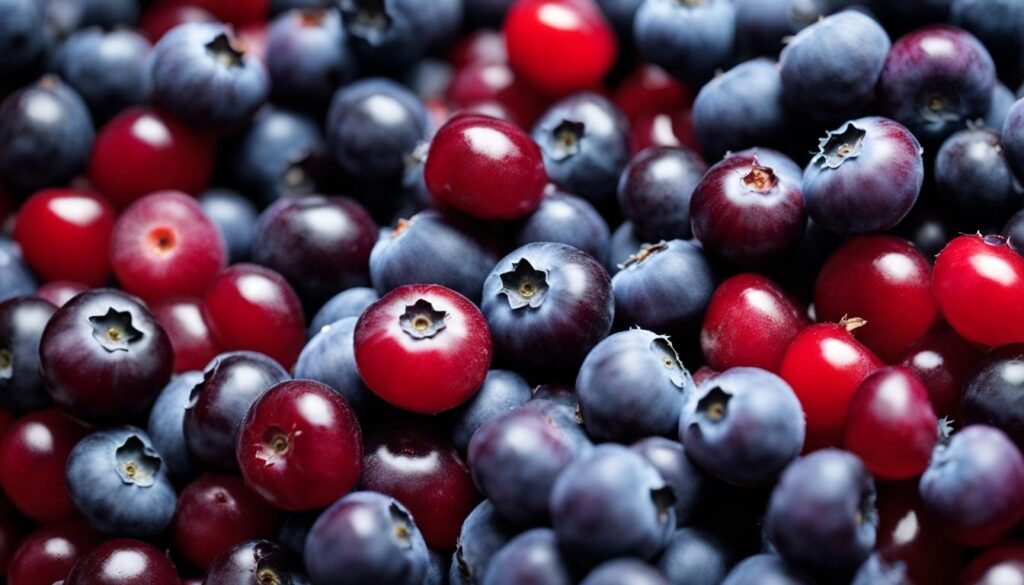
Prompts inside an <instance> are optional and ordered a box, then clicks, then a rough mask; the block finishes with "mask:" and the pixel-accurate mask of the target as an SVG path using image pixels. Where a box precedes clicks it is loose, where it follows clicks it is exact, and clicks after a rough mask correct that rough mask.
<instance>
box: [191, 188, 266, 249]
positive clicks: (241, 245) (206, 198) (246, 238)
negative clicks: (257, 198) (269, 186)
mask: <svg viewBox="0 0 1024 585" xmlns="http://www.w3.org/2000/svg"><path fill="white" fill-rule="evenodd" d="M199 204H200V205H202V206H203V213H205V214H206V216H207V217H209V218H210V219H211V220H212V221H213V223H215V224H217V227H218V228H219V229H220V233H221V235H222V236H224V243H225V245H226V246H227V251H228V260H229V263H230V264H235V263H238V262H244V261H245V260H247V259H248V258H249V254H250V252H251V250H252V241H253V237H254V235H255V233H256V218H257V217H258V216H259V212H258V211H257V210H256V206H255V205H253V204H252V202H251V201H249V200H248V199H246V198H245V197H243V196H241V195H239V194H238V193H235V192H234V191H228V190H226V189H210V190H209V191H206V192H205V193H203V194H202V195H200V196H199Z"/></svg>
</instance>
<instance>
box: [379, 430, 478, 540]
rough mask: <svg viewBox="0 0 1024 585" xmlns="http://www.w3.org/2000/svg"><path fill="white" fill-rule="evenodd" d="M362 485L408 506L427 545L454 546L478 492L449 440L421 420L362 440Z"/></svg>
mask: <svg viewBox="0 0 1024 585" xmlns="http://www.w3.org/2000/svg"><path fill="white" fill-rule="evenodd" d="M364 461H365V463H364V470H363V479H362V487H363V489H367V490H370V491H374V492H380V493H382V494H385V495H389V496H391V497H393V498H395V499H396V500H398V501H399V502H401V503H402V505H403V506H405V507H406V508H408V509H409V512H410V513H412V515H413V517H414V518H415V519H416V527H417V528H419V529H420V532H422V533H423V539H424V540H426V541H427V546H429V547H430V548H431V549H433V550H436V551H449V550H451V549H453V548H455V542H456V540H458V537H459V530H460V529H461V527H462V521H463V520H465V518H466V516H468V515H469V513H470V512H471V511H473V508H474V507H475V506H476V504H477V502H479V500H480V495H479V494H478V493H477V491H476V487H474V485H473V478H472V476H470V474H469V468H467V467H466V464H465V463H464V462H463V461H462V458H460V457H459V454H458V453H457V452H456V451H455V447H453V446H452V445H451V443H450V442H449V441H448V440H447V439H445V438H443V437H441V436H440V435H438V434H437V433H436V432H435V431H434V430H433V429H431V428H430V427H427V426H425V425H422V424H410V423H408V422H399V423H396V424H385V425H381V427H380V428H378V429H377V430H376V431H375V432H374V433H373V434H371V435H370V436H368V437H367V439H366V456H365V459H364Z"/></svg>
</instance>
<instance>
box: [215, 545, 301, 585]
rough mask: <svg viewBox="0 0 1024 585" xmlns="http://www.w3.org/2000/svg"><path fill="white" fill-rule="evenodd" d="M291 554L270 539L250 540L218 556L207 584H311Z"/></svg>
mask: <svg viewBox="0 0 1024 585" xmlns="http://www.w3.org/2000/svg"><path fill="white" fill-rule="evenodd" d="M301 575H302V573H301V571H299V570H298V568H297V567H296V566H295V564H294V561H293V560H292V558H291V555H289V554H288V552H287V551H285V550H284V549H283V548H281V547H280V546H278V545H277V544H275V543H273V542H270V541H269V540H247V541H245V542H243V543H241V544H238V545H235V547H233V548H232V549H231V550H229V551H227V552H225V553H224V554H222V555H220V556H219V557H217V560H215V561H214V562H213V564H212V565H210V570H209V571H207V572H206V578H205V579H204V580H203V585H253V584H255V585H264V584H265V583H266V584H270V585H274V584H276V583H281V584H282V585H284V584H294V583H307V582H308V581H307V580H306V578H305V577H302V576H301Z"/></svg>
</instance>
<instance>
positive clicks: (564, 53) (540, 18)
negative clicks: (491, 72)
mask: <svg viewBox="0 0 1024 585" xmlns="http://www.w3.org/2000/svg"><path fill="white" fill-rule="evenodd" d="M504 31H505V45H506V47H507V49H508V59H509V62H510V63H511V64H512V66H513V67H514V68H515V69H516V71H519V72H520V73H521V74H522V75H523V77H525V78H526V79H527V80H528V81H529V82H530V83H531V84H533V85H535V86H536V87H538V88H540V89H541V90H542V91H544V92H546V93H549V94H565V93H569V92H571V91H576V90H581V89H588V88H591V87H593V86H594V85H596V84H597V83H599V82H600V81H601V78H602V77H604V75H605V74H606V73H608V71H609V69H611V66H612V64H613V63H614V62H615V57H616V54H617V52H618V44H617V43H616V41H615V33H614V31H612V28H611V26H609V24H608V22H607V21H606V20H605V18H604V15H603V14H602V13H601V9H600V8H599V7H598V6H597V4H595V3H594V2H593V0H522V1H520V2H516V3H514V4H513V5H512V8H511V10H509V13H508V16H506V18H505V28H504Z"/></svg>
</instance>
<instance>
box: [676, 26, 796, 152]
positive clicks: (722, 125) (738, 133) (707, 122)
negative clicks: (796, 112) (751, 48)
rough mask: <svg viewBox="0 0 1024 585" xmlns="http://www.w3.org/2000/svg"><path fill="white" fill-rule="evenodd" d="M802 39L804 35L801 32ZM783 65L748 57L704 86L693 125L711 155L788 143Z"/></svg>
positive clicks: (788, 118)
mask: <svg viewBox="0 0 1024 585" xmlns="http://www.w3.org/2000/svg"><path fill="white" fill-rule="evenodd" d="M798 38H799V37H798ZM782 88H783V86H782V75H781V73H780V69H779V66H778V65H777V64H776V63H775V62H774V61H772V60H771V59H766V58H760V59H753V60H751V61H745V62H743V63H740V64H739V65H737V66H735V67H733V68H732V69H730V70H728V71H726V72H725V73H723V74H721V75H716V76H715V77H714V78H713V79H712V80H711V81H709V82H708V83H707V84H705V85H704V87H702V88H701V90H700V92H699V93H698V94H697V99H696V100H695V101H694V102H693V128H694V131H695V132H696V133H697V140H699V141H700V147H701V150H702V151H703V153H704V156H705V157H706V158H707V159H708V160H712V161H713V160H718V159H719V158H721V157H723V156H725V154H726V153H727V152H730V151H736V150H742V149H744V148H750V147H753V146H773V145H777V144H780V143H783V142H784V141H785V139H786V135H787V133H788V132H791V130H790V126H791V124H792V119H791V115H790V112H789V109H788V108H787V107H786V102H785V99H784V98H783V90H782Z"/></svg>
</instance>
